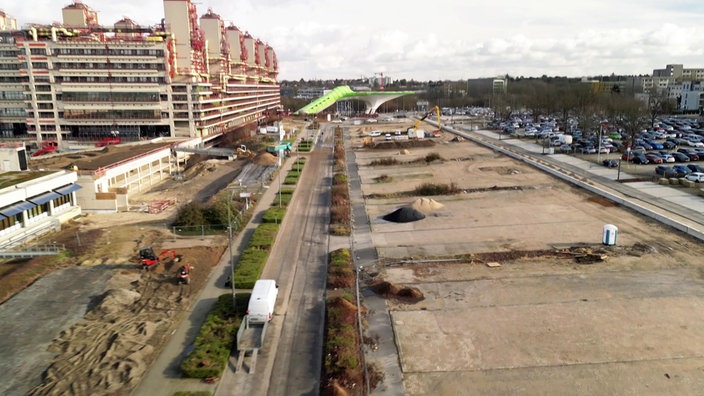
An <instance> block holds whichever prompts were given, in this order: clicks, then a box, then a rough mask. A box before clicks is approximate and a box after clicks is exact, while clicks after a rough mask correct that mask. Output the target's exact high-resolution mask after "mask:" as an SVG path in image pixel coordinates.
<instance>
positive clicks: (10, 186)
mask: <svg viewBox="0 0 704 396" xmlns="http://www.w3.org/2000/svg"><path fill="white" fill-rule="evenodd" d="M76 179H77V175H76V173H75V172H68V171H58V172H5V173H2V174H0V202H1V203H0V205H1V206H0V249H8V248H13V247H16V246H19V245H22V244H23V243H25V242H26V241H28V240H31V239H33V238H35V237H37V236H39V235H41V234H43V233H46V232H49V231H54V230H60V229H61V223H62V222H65V221H67V220H68V219H71V218H74V217H76V216H78V215H80V214H81V208H80V207H79V206H78V205H77V203H76V191H78V190H79V189H80V188H81V187H80V186H79V185H77V184H75V182H76Z"/></svg>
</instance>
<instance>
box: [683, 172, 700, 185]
mask: <svg viewBox="0 0 704 396" xmlns="http://www.w3.org/2000/svg"><path fill="white" fill-rule="evenodd" d="M684 178H685V179H687V180H689V181H693V182H697V183H701V182H702V181H704V173H702V172H692V173H688V174H686V175H685V176H684Z"/></svg>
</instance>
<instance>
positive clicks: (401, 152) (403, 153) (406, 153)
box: [399, 149, 411, 155]
mask: <svg viewBox="0 0 704 396" xmlns="http://www.w3.org/2000/svg"><path fill="white" fill-rule="evenodd" d="M399 154H401V155H409V154H411V152H410V151H408V150H406V149H403V150H401V151H399Z"/></svg>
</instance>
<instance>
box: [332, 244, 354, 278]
mask: <svg viewBox="0 0 704 396" xmlns="http://www.w3.org/2000/svg"><path fill="white" fill-rule="evenodd" d="M354 281H355V275H354V263H353V261H352V254H351V253H350V250H349V249H345V248H343V249H337V250H335V251H333V252H330V266H329V267H328V287H329V288H343V287H346V288H351V287H354Z"/></svg>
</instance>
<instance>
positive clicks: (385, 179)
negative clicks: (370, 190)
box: [374, 174, 392, 183]
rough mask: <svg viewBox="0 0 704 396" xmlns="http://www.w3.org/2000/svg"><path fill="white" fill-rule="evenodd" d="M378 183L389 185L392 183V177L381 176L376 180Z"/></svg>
mask: <svg viewBox="0 0 704 396" xmlns="http://www.w3.org/2000/svg"><path fill="white" fill-rule="evenodd" d="M374 180H376V182H377V183H389V182H391V180H392V178H391V176H389V175H387V174H383V175H379V176H378V177H376V178H374Z"/></svg>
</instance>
